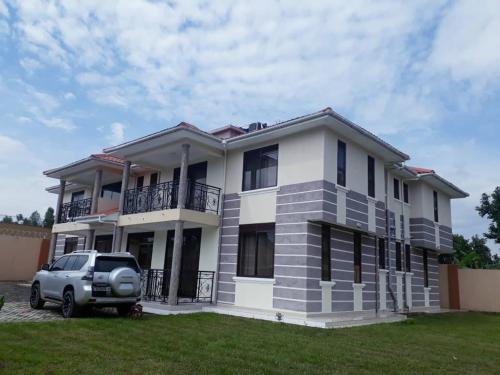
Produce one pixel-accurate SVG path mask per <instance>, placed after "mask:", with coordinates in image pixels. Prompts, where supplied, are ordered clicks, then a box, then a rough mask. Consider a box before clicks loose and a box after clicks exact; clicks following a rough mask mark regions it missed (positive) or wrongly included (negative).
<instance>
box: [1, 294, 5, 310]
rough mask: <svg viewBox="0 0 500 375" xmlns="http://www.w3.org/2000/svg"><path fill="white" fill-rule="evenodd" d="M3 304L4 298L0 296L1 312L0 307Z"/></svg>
mask: <svg viewBox="0 0 500 375" xmlns="http://www.w3.org/2000/svg"><path fill="white" fill-rule="evenodd" d="M4 303H5V297H4V296H0V310H2V307H3V305H4Z"/></svg>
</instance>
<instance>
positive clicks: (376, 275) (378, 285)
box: [375, 235, 380, 317]
mask: <svg viewBox="0 0 500 375" xmlns="http://www.w3.org/2000/svg"><path fill="white" fill-rule="evenodd" d="M379 279H380V276H379V269H378V236H377V235H376V236H375V315H376V316H377V317H378V312H379V306H378V304H379V288H380V280H379Z"/></svg>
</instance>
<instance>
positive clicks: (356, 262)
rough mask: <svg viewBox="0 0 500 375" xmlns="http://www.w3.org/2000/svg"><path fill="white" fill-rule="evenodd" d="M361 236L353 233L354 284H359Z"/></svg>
mask: <svg viewBox="0 0 500 375" xmlns="http://www.w3.org/2000/svg"><path fill="white" fill-rule="evenodd" d="M361 280H362V277H361V234H360V233H354V282H355V283H358V284H359V283H361Z"/></svg>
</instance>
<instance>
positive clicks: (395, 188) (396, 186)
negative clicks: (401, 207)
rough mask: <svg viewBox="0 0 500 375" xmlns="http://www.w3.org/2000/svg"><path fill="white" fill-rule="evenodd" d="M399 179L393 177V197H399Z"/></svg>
mask: <svg viewBox="0 0 500 375" xmlns="http://www.w3.org/2000/svg"><path fill="white" fill-rule="evenodd" d="M399 197H400V195H399V180H398V179H397V178H395V179H394V198H395V199H399Z"/></svg>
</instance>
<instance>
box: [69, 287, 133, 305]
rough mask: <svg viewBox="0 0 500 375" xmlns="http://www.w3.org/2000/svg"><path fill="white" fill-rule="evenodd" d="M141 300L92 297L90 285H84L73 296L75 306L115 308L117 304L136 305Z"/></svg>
mask: <svg viewBox="0 0 500 375" xmlns="http://www.w3.org/2000/svg"><path fill="white" fill-rule="evenodd" d="M140 300H141V297H140V296H131V297H112V296H102V297H101V296H93V295H92V285H85V286H84V287H83V290H81V291H80V293H77V294H76V295H75V302H76V304H77V305H99V306H116V305H119V304H122V303H124V304H130V303H137V302H139V301H140Z"/></svg>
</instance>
